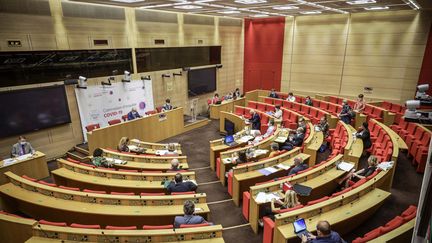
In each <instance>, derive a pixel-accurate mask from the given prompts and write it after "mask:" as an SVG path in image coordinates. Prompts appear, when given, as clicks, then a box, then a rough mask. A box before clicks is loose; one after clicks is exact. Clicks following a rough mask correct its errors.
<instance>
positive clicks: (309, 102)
mask: <svg viewBox="0 0 432 243" xmlns="http://www.w3.org/2000/svg"><path fill="white" fill-rule="evenodd" d="M305 104H306V105H308V106H313V102H312V99H311V97H310V96H306V100H305Z"/></svg>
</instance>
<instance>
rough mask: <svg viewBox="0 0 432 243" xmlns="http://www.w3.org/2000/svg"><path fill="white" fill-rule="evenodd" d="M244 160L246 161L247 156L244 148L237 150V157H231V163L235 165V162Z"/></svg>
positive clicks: (243, 161) (238, 162)
mask: <svg viewBox="0 0 432 243" xmlns="http://www.w3.org/2000/svg"><path fill="white" fill-rule="evenodd" d="M246 162H248V157H247V155H246V151H244V150H242V151H239V152H238V153H237V158H236V159H233V161H232V163H233V164H234V165H237V164H243V163H246Z"/></svg>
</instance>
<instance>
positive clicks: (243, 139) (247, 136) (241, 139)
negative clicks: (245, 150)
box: [239, 135, 254, 143]
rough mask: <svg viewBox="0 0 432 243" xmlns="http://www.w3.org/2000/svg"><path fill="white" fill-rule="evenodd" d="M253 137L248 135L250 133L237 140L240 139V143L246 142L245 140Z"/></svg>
mask: <svg viewBox="0 0 432 243" xmlns="http://www.w3.org/2000/svg"><path fill="white" fill-rule="evenodd" d="M253 138H254V137H252V136H250V135H246V136H243V137H241V138H240V139H239V141H240V143H246V142H247V141H249V140H252V139H253Z"/></svg>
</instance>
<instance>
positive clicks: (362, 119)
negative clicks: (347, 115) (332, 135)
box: [354, 112, 367, 129]
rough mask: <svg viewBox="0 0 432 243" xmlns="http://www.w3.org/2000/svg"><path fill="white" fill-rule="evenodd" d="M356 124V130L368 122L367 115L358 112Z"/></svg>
mask: <svg viewBox="0 0 432 243" xmlns="http://www.w3.org/2000/svg"><path fill="white" fill-rule="evenodd" d="M355 114H356V115H355V122H354V126H355V127H354V128H355V129H357V128H359V127H361V126H362V125H363V123H364V122H366V121H367V115H365V114H363V113H359V112H356V113H355Z"/></svg>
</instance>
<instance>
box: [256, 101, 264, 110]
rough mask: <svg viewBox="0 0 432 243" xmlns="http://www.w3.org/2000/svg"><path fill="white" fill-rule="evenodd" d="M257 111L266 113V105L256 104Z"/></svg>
mask: <svg viewBox="0 0 432 243" xmlns="http://www.w3.org/2000/svg"><path fill="white" fill-rule="evenodd" d="M256 108H257V110H259V111H262V112H265V111H266V105H265V104H263V103H257V107H256Z"/></svg>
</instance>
